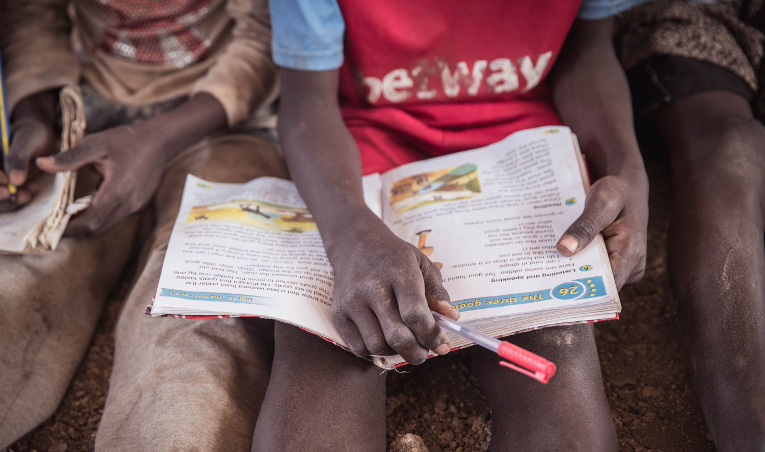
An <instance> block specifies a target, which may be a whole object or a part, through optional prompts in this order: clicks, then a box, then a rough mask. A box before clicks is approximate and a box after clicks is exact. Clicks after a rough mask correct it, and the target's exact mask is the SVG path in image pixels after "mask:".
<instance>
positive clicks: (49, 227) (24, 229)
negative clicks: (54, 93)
mask: <svg viewBox="0 0 765 452" xmlns="http://www.w3.org/2000/svg"><path fill="white" fill-rule="evenodd" d="M60 101H61V114H62V118H61V123H62V132H61V152H66V151H68V150H69V149H71V148H72V147H74V145H76V144H77V143H78V142H79V141H80V140H81V139H82V137H83V136H84V135H85V113H84V110H83V105H82V98H81V96H80V90H79V88H78V87H76V86H67V87H64V88H62V89H61V94H60ZM35 183H36V184H37V186H38V187H39V189H38V192H37V193H36V194H35V195H34V196H33V198H32V200H31V201H30V202H29V203H28V204H27V205H25V206H24V207H22V208H21V209H19V210H17V211H15V212H7V213H3V214H0V253H33V252H45V251H52V250H55V249H56V246H57V245H58V242H59V240H61V236H62V235H63V234H64V229H66V225H67V223H68V222H69V218H70V217H71V216H72V215H73V214H75V213H77V212H79V211H80V210H82V209H84V208H85V207H87V206H88V205H90V199H89V198H87V197H86V198H83V199H81V200H77V201H76V202H75V203H73V202H72V200H73V199H74V187H75V184H76V183H77V172H76V171H66V172H63V173H56V174H43V175H41V176H40V177H38V178H36V179H35Z"/></svg>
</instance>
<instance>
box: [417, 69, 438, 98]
mask: <svg viewBox="0 0 765 452" xmlns="http://www.w3.org/2000/svg"><path fill="white" fill-rule="evenodd" d="M423 72H425V74H423ZM427 72H432V71H423V69H422V66H417V67H416V68H414V69H412V77H414V78H415V80H417V92H416V93H415V94H416V96H417V98H418V99H420V100H427V99H432V98H434V97H436V94H437V92H436V90H434V89H428V81H429V80H430V77H428V75H427Z"/></svg>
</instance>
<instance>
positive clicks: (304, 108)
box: [253, 20, 648, 451]
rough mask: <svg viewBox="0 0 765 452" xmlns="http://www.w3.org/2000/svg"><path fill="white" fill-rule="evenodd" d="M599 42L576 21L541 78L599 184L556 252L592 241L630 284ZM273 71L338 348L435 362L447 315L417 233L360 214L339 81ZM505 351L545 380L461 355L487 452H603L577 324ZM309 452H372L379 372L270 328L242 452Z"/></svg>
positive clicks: (641, 224) (596, 372)
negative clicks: (316, 238)
mask: <svg viewBox="0 0 765 452" xmlns="http://www.w3.org/2000/svg"><path fill="white" fill-rule="evenodd" d="M612 34H613V29H612V22H611V20H604V21H581V22H577V23H575V25H574V27H573V28H572V31H571V33H570V35H569V38H568V41H567V44H566V46H564V49H563V50H562V52H561V57H560V58H559V60H558V61H557V62H556V64H555V67H554V68H553V73H552V74H551V76H550V82H551V88H552V94H553V98H554V101H555V104H556V107H557V109H558V112H559V113H560V115H561V117H562V119H563V122H564V124H566V125H568V126H569V127H571V128H572V129H573V131H574V132H575V133H577V135H578V136H579V138H580V142H581V143H582V144H583V150H584V152H585V153H586V154H587V155H588V159H591V160H590V161H591V162H592V168H591V169H592V170H593V175H594V176H595V178H596V179H598V181H597V182H596V183H595V184H594V185H593V186H592V188H591V191H590V194H589V195H588V197H587V201H586V206H585V210H584V213H583V214H582V217H580V218H579V219H578V220H577V221H576V222H575V223H574V224H573V225H572V226H571V227H570V228H569V229H568V230H567V231H566V233H565V234H564V236H563V239H562V240H561V242H559V244H558V250H559V251H560V252H562V253H563V254H564V255H567V256H570V255H572V254H575V253H576V252H577V251H578V250H579V249H582V248H583V247H584V246H586V245H587V244H588V243H589V242H590V241H591V240H592V239H593V238H594V237H595V236H596V234H597V233H598V232H601V231H602V232H603V234H604V236H605V238H606V246H607V248H608V250H609V254H610V259H611V265H612V267H613V270H614V274H615V279H616V282H617V285H618V286H619V287H621V286H622V285H623V284H624V283H625V282H633V281H636V280H638V279H639V278H640V277H641V276H642V274H643V270H644V267H645V249H646V246H645V238H646V226H647V213H648V212H647V210H648V209H647V195H648V190H647V189H648V183H647V177H646V175H645V170H644V168H643V162H642V159H641V157H640V153H639V150H638V147H637V141H636V139H635V136H634V131H633V129H632V116H631V108H630V101H629V93H628V90H627V84H626V80H625V77H624V74H623V73H622V71H621V68H620V66H619V63H618V61H617V59H616V57H615V55H614V53H613V47H612V44H611V38H612ZM281 75H282V83H283V90H282V92H283V96H282V100H281V107H280V109H281V110H280V121H279V135H280V139H281V141H282V145H283V150H284V156H285V160H286V162H287V165H288V167H289V170H290V174H291V176H292V177H293V179H294V181H295V184H296V185H297V187H298V189H299V191H300V193H301V196H302V197H303V199H304V200H305V202H306V204H307V205H308V207H309V209H310V211H311V212H312V213H313V215H314V219H315V221H316V224H317V225H318V228H319V232H320V233H321V236H322V239H323V241H324V245H325V247H326V249H327V255H328V257H329V260H330V261H331V263H332V266H333V268H334V270H335V274H336V279H335V294H336V297H335V299H334V301H333V306H332V308H333V314H334V320H335V325H336V326H337V328H338V330H339V331H340V332H341V334H342V335H343V338H344V340H345V342H346V343H347V344H348V345H349V347H350V349H351V350H352V351H353V352H354V353H355V354H357V355H359V356H367V355H369V354H383V355H384V354H388V353H391V352H396V353H398V354H400V355H402V356H403V357H404V358H405V359H406V360H407V361H408V362H410V363H420V362H422V361H424V360H425V358H426V356H427V350H428V349H431V350H434V351H435V352H437V353H445V352H446V351H448V348H449V343H448V342H447V339H446V336H445V335H444V333H443V332H442V331H441V330H440V329H439V328H438V327H437V326H436V325H435V322H434V320H433V317H432V315H430V312H429V311H430V310H434V311H438V312H440V313H442V314H444V315H447V316H449V317H452V318H456V317H457V316H458V313H456V312H455V311H454V310H453V309H451V308H450V307H449V306H448V305H447V304H445V303H441V302H442V301H448V300H449V295H448V293H447V292H446V291H445V290H444V289H443V286H442V285H441V275H440V272H439V271H438V269H437V268H436V266H435V265H434V264H433V263H432V262H431V261H430V260H429V259H428V258H427V257H426V256H425V254H423V253H427V251H428V246H427V237H423V236H422V235H421V236H420V239H421V241H422V242H423V243H419V245H420V246H419V247H415V246H413V245H411V244H409V243H405V242H403V241H402V240H400V239H399V238H397V237H396V236H394V235H393V234H392V233H391V232H390V230H389V229H388V228H387V227H386V226H385V224H384V223H383V222H382V221H381V220H380V219H379V218H378V217H377V216H375V215H374V214H373V213H372V212H371V211H370V210H369V209H367V208H366V205H365V203H364V198H363V193H362V186H361V163H360V159H359V153H358V149H357V147H356V144H355V142H354V140H353V138H352V137H351V135H350V133H349V131H348V129H347V128H346V127H345V125H344V123H343V120H342V116H341V114H340V108H339V105H338V101H337V89H338V71H336V70H334V71H323V72H320V71H315V72H305V71H295V70H289V69H286V68H282V72H281ZM430 86H431V87H432V86H433V84H431V85H430ZM584 86H586V87H592V88H590V89H583V88H582V87H584ZM604 125H607V127H604ZM511 341H512V342H514V343H516V344H518V345H520V346H521V347H524V348H526V349H528V350H530V351H532V352H534V353H537V354H539V355H541V356H545V357H547V358H548V359H550V360H551V361H553V362H555V363H556V364H557V365H558V369H559V371H558V374H556V376H555V377H554V378H553V379H552V380H551V381H550V383H549V384H548V385H547V386H544V387H543V386H542V385H540V384H538V383H537V382H536V381H534V380H532V379H530V378H528V377H525V376H523V375H520V374H518V373H516V372H512V371H508V372H504V371H501V370H500V369H499V368H498V366H497V357H496V355H494V354H491V353H489V352H484V351H482V350H480V349H478V348H476V347H474V349H475V350H470V351H467V350H466V351H465V353H474V354H475V355H474V360H473V361H474V371H475V372H476V375H477V377H478V379H479V381H480V382H481V383H482V387H483V390H484V391H485V392H486V394H487V396H488V398H489V400H490V404H491V406H492V413H493V423H492V448H494V449H495V450H511V449H512V450H516V449H517V450H529V451H534V450H566V451H576V450H582V451H615V450H617V449H618V444H617V441H616V434H615V429H614V425H613V419H612V417H611V413H610V410H609V408H608V403H607V401H606V398H605V393H604V391H603V386H602V380H601V375H600V365H599V362H598V356H597V350H596V348H595V342H594V338H593V330H592V327H591V325H578V326H574V327H559V328H547V329H543V330H540V331H535V332H532V333H527V334H520V335H517V336H515V337H513V338H512V339H511ZM295 369H301V371H300V372H296V371H295ZM316 413H321V420H320V421H318V422H317V419H316ZM294 426H300V428H297V429H296V428H294ZM309 444H310V445H311V447H312V448H313V449H320V450H353V451H366V450H384V449H385V386H384V376H381V375H380V372H379V370H378V369H376V368H375V367H374V366H372V365H371V364H369V363H367V362H366V361H363V360H359V359H357V358H355V357H353V356H352V355H351V354H349V353H345V352H342V351H340V350H338V349H337V348H333V346H332V345H331V344H328V343H326V342H324V341H322V340H321V339H317V338H315V337H310V335H309V334H308V333H305V332H303V331H300V330H297V329H295V328H292V327H289V326H285V325H281V324H280V325H277V327H276V354H275V357H274V368H273V373H272V377H271V382H270V384H269V388H268V392H267V394H266V399H265V401H264V403H263V407H262V409H261V412H260V416H259V418H258V424H257V427H256V430H255V436H254V439H253V450H300V449H302V448H305V447H307V445H309Z"/></svg>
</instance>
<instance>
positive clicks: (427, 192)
mask: <svg viewBox="0 0 765 452" xmlns="http://www.w3.org/2000/svg"><path fill="white" fill-rule="evenodd" d="M479 194H481V182H480V181H479V180H478V167H477V166H476V165H474V164H472V163H466V164H464V165H460V166H455V167H452V168H445V169H442V170H438V171H431V172H429V173H421V174H415V175H413V176H409V177H406V178H404V179H400V180H397V181H396V182H394V183H393V186H392V187H391V189H390V207H391V209H392V210H393V211H394V212H395V213H403V212H407V211H410V210H414V209H418V208H420V207H423V206H427V205H429V204H434V203H440V202H450V201H459V200H462V199H470V198H474V197H476V196H478V195H479Z"/></svg>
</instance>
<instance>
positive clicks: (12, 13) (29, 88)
mask: <svg viewBox="0 0 765 452" xmlns="http://www.w3.org/2000/svg"><path fill="white" fill-rule="evenodd" d="M68 4H69V2H68V1H67V0H24V1H17V0H3V1H2V3H0V11H2V13H0V52H2V59H3V70H4V74H3V75H4V76H5V89H6V93H7V95H8V99H7V102H8V105H7V108H8V109H9V110H10V111H12V110H13V109H14V107H15V106H16V104H17V103H18V102H19V101H20V100H22V99H24V98H27V97H30V96H31V95H33V94H35V93H39V92H41V91H46V90H49V89H52V88H61V87H62V86H65V85H71V84H76V83H77V81H78V80H79V77H80V66H79V62H78V61H77V58H76V57H75V56H74V52H72V49H71V47H70V40H69V35H70V32H71V23H70V21H69V16H68V14H67V6H68Z"/></svg>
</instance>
